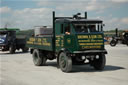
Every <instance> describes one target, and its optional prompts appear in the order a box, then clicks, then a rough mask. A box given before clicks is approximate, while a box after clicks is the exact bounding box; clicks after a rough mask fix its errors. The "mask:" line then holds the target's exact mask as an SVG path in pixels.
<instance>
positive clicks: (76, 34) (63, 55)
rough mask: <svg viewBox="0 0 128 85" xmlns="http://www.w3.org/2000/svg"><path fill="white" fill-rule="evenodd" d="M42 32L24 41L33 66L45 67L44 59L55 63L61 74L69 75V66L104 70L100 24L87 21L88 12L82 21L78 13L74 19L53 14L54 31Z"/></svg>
mask: <svg viewBox="0 0 128 85" xmlns="http://www.w3.org/2000/svg"><path fill="white" fill-rule="evenodd" d="M42 29H43V31H42V32H41V30H38V31H39V32H40V33H36V31H35V36H32V37H30V38H29V39H28V40H27V46H28V47H29V48H30V53H31V54H32V55H33V62H34V64H35V65H36V66H41V65H45V64H46V60H47V59H49V60H53V59H57V64H58V67H59V68H60V69H61V70H62V71H63V72H70V71H72V65H82V64H86V63H88V64H90V65H91V66H93V67H94V68H95V69H96V70H103V69H104V67H105V63H106V57H105V54H107V51H106V50H105V46H104V33H103V21H102V20H91V19H87V12H85V17H81V16H80V13H77V14H76V15H73V17H55V12H53V28H47V27H46V26H45V27H42ZM50 29H51V30H50ZM47 30H48V31H47Z"/></svg>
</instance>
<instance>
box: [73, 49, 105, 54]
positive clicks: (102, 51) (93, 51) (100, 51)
mask: <svg viewBox="0 0 128 85" xmlns="http://www.w3.org/2000/svg"><path fill="white" fill-rule="evenodd" d="M73 53H84V54H86V53H87V54H91V53H104V54H107V51H106V50H86V51H74V52H73Z"/></svg>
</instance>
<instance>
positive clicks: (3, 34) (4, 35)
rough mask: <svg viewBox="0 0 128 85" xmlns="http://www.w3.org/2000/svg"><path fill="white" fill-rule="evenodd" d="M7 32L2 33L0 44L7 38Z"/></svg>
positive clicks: (0, 34)
mask: <svg viewBox="0 0 128 85" xmlns="http://www.w3.org/2000/svg"><path fill="white" fill-rule="evenodd" d="M6 36H7V34H6V33H0V44H2V43H4V42H5V40H6Z"/></svg>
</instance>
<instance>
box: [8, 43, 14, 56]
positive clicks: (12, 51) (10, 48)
mask: <svg viewBox="0 0 128 85" xmlns="http://www.w3.org/2000/svg"><path fill="white" fill-rule="evenodd" d="M9 52H10V54H13V53H15V46H13V45H11V46H10V47H9Z"/></svg>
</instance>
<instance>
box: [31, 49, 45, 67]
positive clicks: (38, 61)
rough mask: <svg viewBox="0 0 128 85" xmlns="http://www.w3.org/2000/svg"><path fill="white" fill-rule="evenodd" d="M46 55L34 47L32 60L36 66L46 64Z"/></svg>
mask: <svg viewBox="0 0 128 85" xmlns="http://www.w3.org/2000/svg"><path fill="white" fill-rule="evenodd" d="M46 60H47V59H46V57H45V56H44V55H43V53H41V52H40V51H39V50H37V49H34V51H33V62H34V64H35V65H36V66H42V65H45V64H46Z"/></svg>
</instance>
